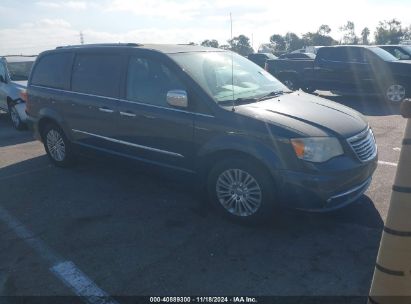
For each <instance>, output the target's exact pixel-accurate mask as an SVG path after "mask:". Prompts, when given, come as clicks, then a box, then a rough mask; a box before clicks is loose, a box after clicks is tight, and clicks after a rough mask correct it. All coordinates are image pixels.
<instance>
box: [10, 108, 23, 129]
mask: <svg viewBox="0 0 411 304" xmlns="http://www.w3.org/2000/svg"><path fill="white" fill-rule="evenodd" d="M9 115H10V119H11V122H12V124H13V127H14V128H15V129H16V130H19V131H22V130H24V129H25V128H26V125H25V123H24V122H23V121H22V120H21V118H20V115H19V112H18V111H17V109H16V105H15V104H14V103H10V104H9Z"/></svg>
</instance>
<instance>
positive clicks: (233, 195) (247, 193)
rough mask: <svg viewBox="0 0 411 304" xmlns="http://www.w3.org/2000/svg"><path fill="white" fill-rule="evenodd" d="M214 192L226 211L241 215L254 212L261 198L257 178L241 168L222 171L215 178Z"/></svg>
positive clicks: (258, 206) (244, 215)
mask: <svg viewBox="0 0 411 304" xmlns="http://www.w3.org/2000/svg"><path fill="white" fill-rule="evenodd" d="M216 194H217V198H218V201H219V202H220V204H221V205H222V206H223V207H224V208H225V209H226V210H227V211H228V212H230V213H231V214H233V215H236V216H242V217H246V216H250V215H253V214H254V213H256V212H257V211H258V209H259V208H260V206H261V202H262V198H263V195H262V191H261V187H260V185H259V184H258V182H257V180H256V179H255V178H254V177H253V176H252V175H250V174H249V173H248V172H246V171H243V170H241V169H228V170H226V171H223V172H222V173H221V174H220V176H219V177H218V179H217V183H216Z"/></svg>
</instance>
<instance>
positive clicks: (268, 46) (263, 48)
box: [258, 43, 275, 54]
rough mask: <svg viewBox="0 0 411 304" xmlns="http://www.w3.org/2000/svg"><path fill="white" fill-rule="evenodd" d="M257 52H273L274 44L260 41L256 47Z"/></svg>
mask: <svg viewBox="0 0 411 304" xmlns="http://www.w3.org/2000/svg"><path fill="white" fill-rule="evenodd" d="M258 52H259V53H272V54H274V52H275V46H274V45H273V44H272V43H262V44H260V46H259V47H258Z"/></svg>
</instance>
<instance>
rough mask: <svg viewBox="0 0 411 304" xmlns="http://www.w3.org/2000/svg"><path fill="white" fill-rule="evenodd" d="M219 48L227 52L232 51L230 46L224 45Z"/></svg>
mask: <svg viewBox="0 0 411 304" xmlns="http://www.w3.org/2000/svg"><path fill="white" fill-rule="evenodd" d="M218 48H219V49H222V50H226V51H227V50H230V46H229V45H228V44H222V45H220V46H219V47H218Z"/></svg>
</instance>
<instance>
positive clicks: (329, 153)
mask: <svg viewBox="0 0 411 304" xmlns="http://www.w3.org/2000/svg"><path fill="white" fill-rule="evenodd" d="M291 144H292V145H293V148H294V151H295V154H296V155H297V157H298V158H300V159H303V160H306V161H310V162H315V163H320V162H325V161H327V160H329V159H331V158H333V157H336V156H338V155H341V154H344V151H343V149H342V147H341V144H340V142H339V141H338V139H337V138H335V137H307V138H293V139H291Z"/></svg>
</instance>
